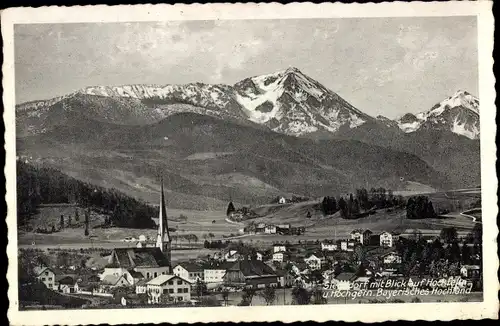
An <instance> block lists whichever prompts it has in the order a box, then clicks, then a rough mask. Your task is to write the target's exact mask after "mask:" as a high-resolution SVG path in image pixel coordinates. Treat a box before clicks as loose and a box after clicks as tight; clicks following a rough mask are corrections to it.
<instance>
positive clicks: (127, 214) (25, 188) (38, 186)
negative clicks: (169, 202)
mask: <svg viewBox="0 0 500 326" xmlns="http://www.w3.org/2000/svg"><path fill="white" fill-rule="evenodd" d="M59 203H68V204H69V203H74V204H78V205H80V206H84V207H91V208H92V209H94V210H96V211H99V212H101V213H103V214H106V215H109V221H108V222H109V224H110V225H114V226H119V227H131V228H152V227H155V223H154V222H153V220H152V219H151V217H152V216H156V215H158V208H157V207H153V206H150V205H148V204H146V203H144V202H142V201H139V200H137V199H135V198H132V197H129V196H127V195H125V194H123V193H122V192H119V191H118V190H116V189H114V188H103V187H99V186H95V185H92V184H90V183H87V182H83V181H80V180H76V179H74V178H72V177H70V176H68V175H66V174H64V173H62V172H61V171H59V170H56V169H53V168H49V167H38V166H34V165H30V164H26V163H23V162H20V161H18V162H17V213H18V214H17V216H18V223H19V224H20V225H22V224H23V223H24V222H25V221H26V220H27V219H29V218H31V216H32V215H34V214H35V213H36V212H37V208H38V206H39V205H40V204H59ZM85 218H86V219H88V217H87V216H85ZM87 223H88V221H86V223H85V224H87Z"/></svg>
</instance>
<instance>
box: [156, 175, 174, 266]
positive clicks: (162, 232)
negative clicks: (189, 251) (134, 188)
mask: <svg viewBox="0 0 500 326" xmlns="http://www.w3.org/2000/svg"><path fill="white" fill-rule="evenodd" d="M158 217H159V218H158V221H159V223H158V234H157V237H156V247H158V248H160V250H161V251H162V252H163V254H164V255H165V256H166V258H167V259H168V262H169V263H170V261H171V260H170V250H171V241H170V234H169V233H168V222H167V209H166V207H165V195H164V194H163V178H162V179H161V194H160V214H159V216H158Z"/></svg>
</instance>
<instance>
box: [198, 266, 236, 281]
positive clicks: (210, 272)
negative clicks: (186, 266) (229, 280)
mask: <svg viewBox="0 0 500 326" xmlns="http://www.w3.org/2000/svg"><path fill="white" fill-rule="evenodd" d="M230 266H232V263H229V262H228V263H221V264H209V265H206V266H204V270H203V277H204V282H205V283H206V284H207V286H208V285H210V284H214V285H219V284H222V283H223V282H224V275H226V271H227V269H228V267H230Z"/></svg>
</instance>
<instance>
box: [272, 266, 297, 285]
mask: <svg viewBox="0 0 500 326" xmlns="http://www.w3.org/2000/svg"><path fill="white" fill-rule="evenodd" d="M276 275H277V276H278V286H280V287H282V288H284V287H291V286H293V285H294V280H295V278H294V277H293V275H292V274H291V273H290V272H289V271H287V270H285V269H277V270H276Z"/></svg>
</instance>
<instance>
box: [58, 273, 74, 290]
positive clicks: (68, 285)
mask: <svg viewBox="0 0 500 326" xmlns="http://www.w3.org/2000/svg"><path fill="white" fill-rule="evenodd" d="M75 283H76V280H75V276H72V275H56V282H55V285H54V290H55V291H57V292H60V293H75Z"/></svg>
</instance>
